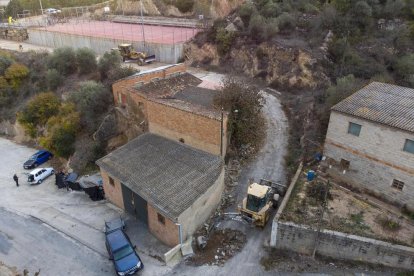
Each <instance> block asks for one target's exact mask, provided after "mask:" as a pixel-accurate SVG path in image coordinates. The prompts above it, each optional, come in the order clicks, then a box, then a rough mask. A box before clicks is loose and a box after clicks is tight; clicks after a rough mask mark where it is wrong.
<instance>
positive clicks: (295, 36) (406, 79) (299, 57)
mask: <svg viewBox="0 0 414 276" xmlns="http://www.w3.org/2000/svg"><path fill="white" fill-rule="evenodd" d="M185 56H186V60H187V63H188V64H191V65H193V66H201V67H205V68H209V69H214V70H219V71H225V72H227V73H237V74H244V75H247V76H249V77H251V78H254V79H255V80H257V81H259V82H261V83H264V84H266V85H267V86H270V87H272V88H274V89H277V90H278V91H280V92H281V98H282V102H283V104H284V107H285V110H286V112H287V113H288V115H289V118H290V126H291V128H290V131H291V141H290V143H289V146H290V154H289V156H288V157H287V161H288V162H287V163H288V166H289V165H291V164H294V163H296V161H297V160H299V159H300V158H306V157H312V156H313V154H314V153H315V152H318V151H321V150H322V143H323V140H324V136H325V132H326V126H327V123H328V119H329V109H330V107H331V106H332V105H333V104H335V103H337V102H339V101H340V100H341V99H343V98H344V97H346V96H348V95H349V94H350V93H352V92H353V91H355V90H356V89H358V88H359V87H361V86H362V85H364V84H366V83H368V82H370V81H374V80H376V81H383V82H389V83H395V84H398V85H402V86H407V87H414V1H410V0H395V1H394V0H367V1H356V0H352V1H342V0H333V1H330V3H325V1H318V0H306V1H276V0H255V1H252V2H251V3H250V2H246V3H245V4H243V5H242V6H241V7H240V8H239V9H238V10H237V11H235V12H234V13H232V14H230V15H229V16H227V17H225V18H224V19H220V20H216V21H215V23H214V26H213V27H212V28H211V29H210V30H208V31H206V32H204V33H200V34H199V35H198V36H197V37H196V38H195V39H194V40H193V41H192V42H191V43H189V44H188V45H187V48H186V52H185Z"/></svg>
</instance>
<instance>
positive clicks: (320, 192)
mask: <svg viewBox="0 0 414 276" xmlns="http://www.w3.org/2000/svg"><path fill="white" fill-rule="evenodd" d="M306 195H307V196H308V197H310V198H313V199H315V200H316V201H317V202H318V203H320V204H321V205H323V204H325V203H326V202H324V201H325V197H326V199H327V200H328V199H332V195H331V193H330V192H329V187H328V185H327V184H324V183H322V182H316V183H310V184H309V185H307V187H306Z"/></svg>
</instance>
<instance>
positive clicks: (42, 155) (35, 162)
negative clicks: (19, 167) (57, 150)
mask: <svg viewBox="0 0 414 276" xmlns="http://www.w3.org/2000/svg"><path fill="white" fill-rule="evenodd" d="M52 157H53V154H52V153H50V152H48V151H46V150H39V151H38V152H36V153H35V154H33V155H32V157H30V159H29V160H27V161H26V162H24V164H23V168H25V169H33V168H36V167H37V166H39V165H41V164H43V163H45V162H46V161H47V160H49V159H51V158H52Z"/></svg>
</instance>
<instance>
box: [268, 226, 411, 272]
mask: <svg viewBox="0 0 414 276" xmlns="http://www.w3.org/2000/svg"><path fill="white" fill-rule="evenodd" d="M274 224H275V230H276V231H274V235H276V248H279V249H289V250H292V251H296V252H299V253H301V254H309V255H310V254H312V253H313V250H314V247H315V238H316V236H317V231H316V230H313V229H310V228H309V227H307V226H303V225H296V224H293V223H291V222H280V221H278V222H274ZM318 241H319V242H318V243H317V250H316V253H317V254H320V255H323V256H328V257H332V258H337V259H343V260H353V261H363V262H368V263H373V264H382V265H387V266H392V267H398V268H405V269H414V248H412V247H406V246H401V245H393V244H390V243H387V242H383V241H379V240H374V239H369V238H364V237H360V236H354V235H348V234H344V233H340V232H335V231H329V230H322V232H321V233H320V234H319V238H318Z"/></svg>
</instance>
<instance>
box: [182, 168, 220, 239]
mask: <svg viewBox="0 0 414 276" xmlns="http://www.w3.org/2000/svg"><path fill="white" fill-rule="evenodd" d="M223 189H224V167H223V169H222V171H221V174H220V176H219V177H218V178H217V180H216V182H215V183H214V185H213V186H211V187H210V188H209V189H208V190H207V191H206V192H205V193H204V194H203V195H202V196H200V197H199V198H198V199H197V200H196V201H195V202H194V203H193V205H191V207H190V208H188V209H187V210H185V211H184V212H183V213H181V215H180V216H179V217H178V223H180V224H181V227H182V229H181V231H182V235H183V236H182V239H183V241H185V240H187V239H188V238H189V237H191V236H192V235H193V234H194V232H195V231H196V230H197V229H198V228H199V227H200V226H201V225H202V224H203V223H204V222H205V221H206V220H207V219H208V218H209V217H210V215H211V213H212V212H213V211H214V210H215V209H216V208H217V205H218V204H219V202H220V199H221V194H222V193H223Z"/></svg>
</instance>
